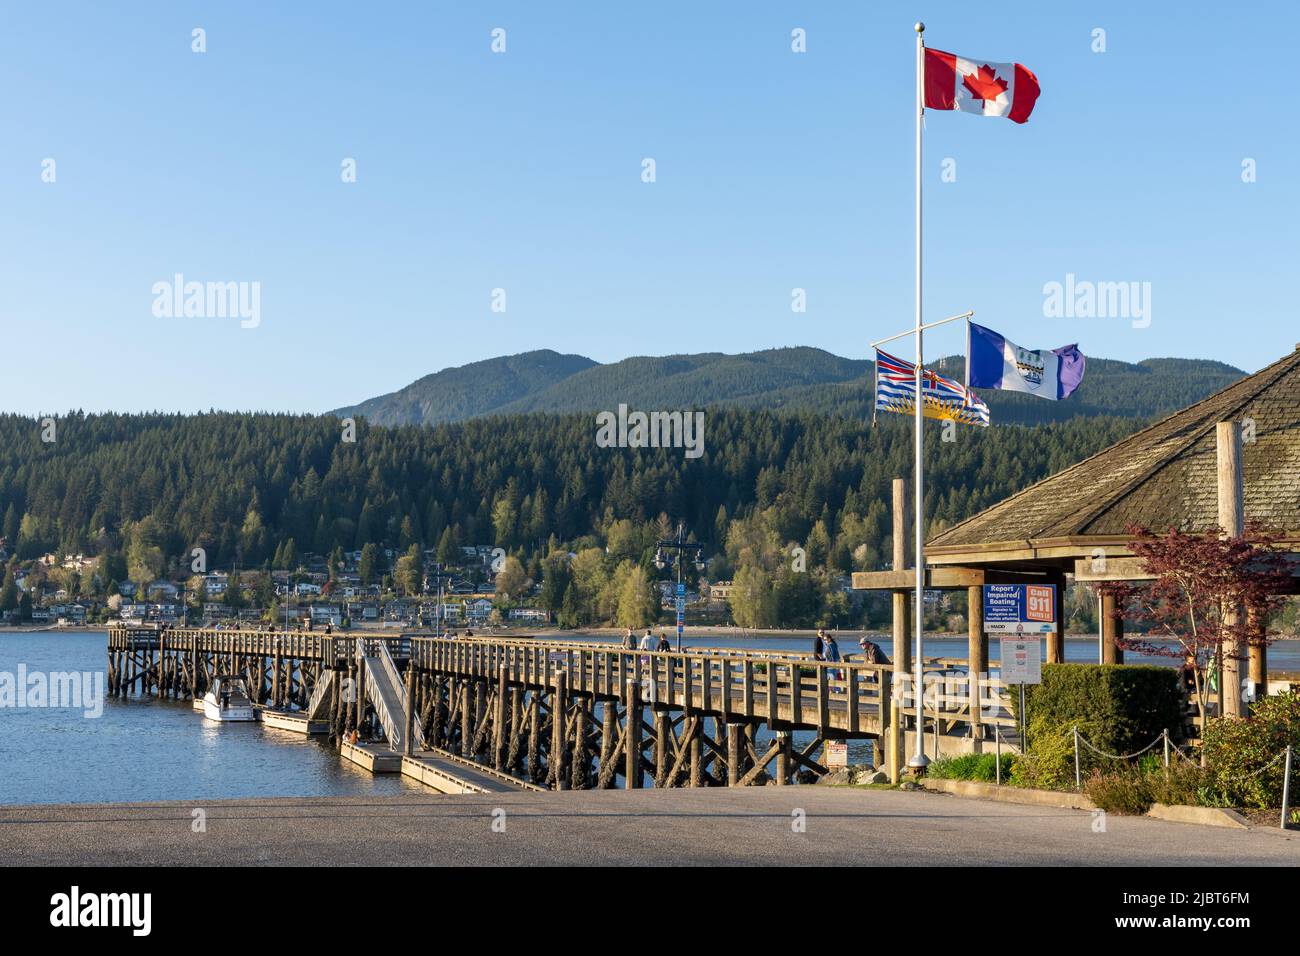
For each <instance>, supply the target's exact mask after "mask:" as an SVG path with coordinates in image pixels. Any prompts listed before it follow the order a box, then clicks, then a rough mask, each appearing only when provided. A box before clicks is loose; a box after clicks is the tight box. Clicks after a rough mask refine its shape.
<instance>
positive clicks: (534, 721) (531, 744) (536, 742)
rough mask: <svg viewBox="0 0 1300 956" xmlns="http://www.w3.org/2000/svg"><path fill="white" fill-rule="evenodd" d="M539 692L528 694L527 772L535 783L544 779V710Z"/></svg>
mask: <svg viewBox="0 0 1300 956" xmlns="http://www.w3.org/2000/svg"><path fill="white" fill-rule="evenodd" d="M539 693H540V692H539V691H537V690H534V691H532V692H531V693H530V694H529V695H528V766H527V767H526V768H525V772H526V776H527V777H528V779H529V780H531V781H532V782H533V783H540V782H541V779H542V764H541V761H542V736H541V735H542V727H541V723H542V710H541V701H540V700H539V699H538V695H539Z"/></svg>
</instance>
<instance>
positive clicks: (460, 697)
mask: <svg viewBox="0 0 1300 956" xmlns="http://www.w3.org/2000/svg"><path fill="white" fill-rule="evenodd" d="M108 656H109V669H108V684H109V692H110V694H113V695H117V696H123V695H127V694H131V693H136V694H153V695H157V696H160V697H168V696H170V697H175V698H182V697H186V696H192V697H194V698H196V699H197V698H198V697H200V696H201V695H202V694H203V692H204V691H205V690H206V688H207V687H208V686H209V685H210V684H211V682H212V680H213V679H214V678H215V677H216V676H217V675H218V674H232V675H237V676H240V677H242V678H244V680H245V681H246V682H247V685H248V687H249V689H250V693H251V695H252V697H253V700H254V703H255V704H256V705H257V713H258V716H259V719H260V720H261V721H262V722H263V723H265V724H266V725H267V726H273V727H278V728H280V729H284V730H290V731H294V732H297V733H302V734H313V733H329V734H330V735H331V736H333V737H334V738H336V739H339V740H340V754H341V756H342V757H343V758H344V759H347V760H349V761H351V762H352V763H354V764H357V765H359V766H362V767H365V768H366V769H369V770H371V771H372V772H376V773H398V772H401V773H405V774H407V775H408V776H411V777H413V778H415V779H418V780H421V781H423V782H425V783H428V784H429V785H431V786H433V787H434V788H435V789H438V790H441V791H442V792H455V793H490V792H502V790H503V788H504V790H520V789H537V788H546V789H556V790H564V789H591V788H598V789H604V788H610V787H624V788H628V789H634V788H638V787H642V786H646V785H652V786H657V787H680V786H687V787H702V786H746V785H750V784H756V783H766V782H769V781H770V782H772V783H775V784H777V785H784V784H788V783H793V782H798V781H799V780H807V779H814V778H815V777H817V776H820V775H822V774H825V773H827V772H828V768H827V767H826V766H825V764H824V763H823V762H822V759H821V756H820V752H821V751H822V749H823V747H824V745H825V744H827V743H828V742H833V741H845V740H855V739H859V740H860V739H869V740H872V741H873V742H874V744H875V749H876V753H877V754H879V753H880V749H881V748H882V747H893V748H900V747H904V746H906V740H907V738H908V737H912V738H913V739H914V735H915V732H916V731H915V728H914V727H913V728H911V729H910V730H909V729H908V728H907V727H906V720H907V718H906V717H905V716H904V713H903V712H901V711H900V709H899V707H898V704H897V703H896V702H895V701H894V700H893V699H892V695H891V687H892V681H893V680H894V679H895V678H894V675H893V669H892V668H891V667H890V666H889V665H882V664H867V663H857V662H852V661H845V662H836V663H827V662H823V661H816V660H813V659H811V658H810V657H809V656H807V655H801V654H793V653H767V652H760V651H748V650H720V649H711V648H692V649H689V650H686V651H683V652H680V653H678V652H644V651H629V650H625V649H623V648H622V647H618V646H613V645H607V644H597V643H590V642H579V641H547V640H543V639H531V638H493V637H478V638H445V637H424V636H411V635H401V636H387V635H384V636H372V635H360V636H350V635H349V636H341V635H334V634H329V635H327V634H310V633H302V632H294V631H283V632H281V631H256V632H247V631H244V632H241V631H215V630H200V629H165V630H154V629H138V628H134V629H133V628H122V627H118V628H113V629H112V630H110V632H109V637H108ZM961 663H962V662H953V661H935V662H933V665H932V666H931V667H930V668H929V669H930V670H932V671H934V672H936V673H942V674H947V675H949V676H950V677H952V678H953V679H960V681H961V686H960V687H955V688H953V689H952V692H951V693H946V692H944V688H943V686H942V685H941V684H936V686H935V687H934V688H933V692H932V691H931V689H927V691H926V703H925V708H924V709H925V716H926V725H927V726H926V727H925V728H924V730H925V733H926V735H927V740H930V739H932V740H933V744H932V746H931V747H930V749H931V752H960V751H966V750H969V749H973V748H979V747H980V745H981V742H982V740H983V739H985V734H986V733H987V732H988V731H990V730H992V731H993V732H1000V731H1001V728H1002V727H1003V726H1004V725H1006V724H1009V722H1010V718H1009V716H1008V715H1007V714H1006V713H1005V712H1003V711H1001V710H1000V706H1001V705H1000V703H999V701H998V699H997V698H996V697H995V698H994V699H992V700H991V701H990V702H989V703H990V704H991V707H992V709H991V710H989V709H988V708H984V710H985V713H983V714H979V715H977V716H976V719H975V720H974V721H972V720H971V715H970V704H971V694H970V692H969V690H968V688H967V687H966V685H965V678H964V676H962V675H961V674H960V673H959V671H958V670H956V669H955V667H954V665H958V666H959V665H960V664H961ZM989 683H990V684H992V685H996V683H997V682H995V681H993V682H989ZM997 691H998V688H997V687H996V686H994V687H993V689H992V693H994V694H996V693H997ZM903 703H907V701H904V702H903ZM352 728H359V729H360V730H361V732H362V733H361V736H362V741H361V742H359V743H357V744H347V743H343V742H342V738H343V737H344V735H345V732H346V731H348V730H350V729H352ZM891 728H896V732H895V733H893V734H892V735H891V733H890V731H891ZM796 734H799V736H800V737H801V738H802V739H801V740H800V742H799V744H798V745H796V743H795V735H796Z"/></svg>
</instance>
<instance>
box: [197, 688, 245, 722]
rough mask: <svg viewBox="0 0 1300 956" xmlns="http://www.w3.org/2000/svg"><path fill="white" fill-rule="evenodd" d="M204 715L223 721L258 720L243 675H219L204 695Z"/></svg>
mask: <svg viewBox="0 0 1300 956" xmlns="http://www.w3.org/2000/svg"><path fill="white" fill-rule="evenodd" d="M203 716H204V717H206V718H208V720H216V721H222V722H234V721H251V720H256V719H257V715H256V714H254V713H253V701H252V700H251V699H250V698H249V696H248V689H247V688H246V687H245V686H244V679H243V678H242V677H218V678H217V679H216V680H215V681H213V683H212V687H211V689H209V690H208V692H207V693H206V694H204V695H203Z"/></svg>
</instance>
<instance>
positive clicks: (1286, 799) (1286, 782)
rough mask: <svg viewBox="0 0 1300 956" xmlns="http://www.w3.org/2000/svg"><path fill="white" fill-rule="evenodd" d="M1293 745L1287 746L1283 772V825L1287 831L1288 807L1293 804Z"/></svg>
mask: <svg viewBox="0 0 1300 956" xmlns="http://www.w3.org/2000/svg"><path fill="white" fill-rule="evenodd" d="M1291 749H1292V748H1291V745H1290V744H1287V745H1286V768H1285V769H1284V770H1283V771H1282V823H1281V827H1282V829H1283V830H1285V829H1286V815H1287V805H1288V804H1289V803H1290V802H1291V800H1290V798H1291Z"/></svg>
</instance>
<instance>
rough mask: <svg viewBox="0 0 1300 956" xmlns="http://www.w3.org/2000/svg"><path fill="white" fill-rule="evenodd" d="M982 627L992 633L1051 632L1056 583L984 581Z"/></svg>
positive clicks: (1053, 626)
mask: <svg viewBox="0 0 1300 956" xmlns="http://www.w3.org/2000/svg"><path fill="white" fill-rule="evenodd" d="M984 630H985V631H988V632H990V633H993V634H1051V633H1052V632H1053V631H1055V630H1056V585H1054V584H986V585H984Z"/></svg>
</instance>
